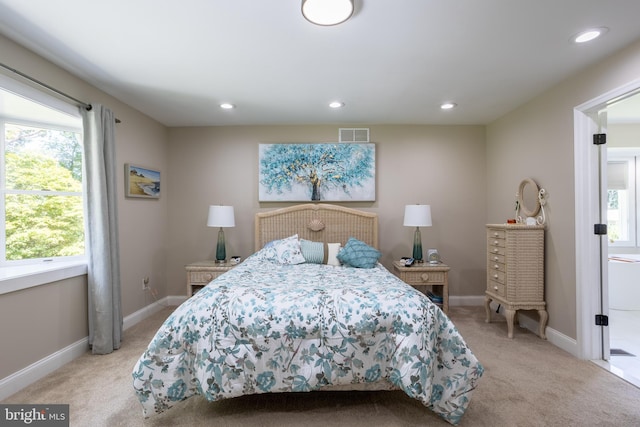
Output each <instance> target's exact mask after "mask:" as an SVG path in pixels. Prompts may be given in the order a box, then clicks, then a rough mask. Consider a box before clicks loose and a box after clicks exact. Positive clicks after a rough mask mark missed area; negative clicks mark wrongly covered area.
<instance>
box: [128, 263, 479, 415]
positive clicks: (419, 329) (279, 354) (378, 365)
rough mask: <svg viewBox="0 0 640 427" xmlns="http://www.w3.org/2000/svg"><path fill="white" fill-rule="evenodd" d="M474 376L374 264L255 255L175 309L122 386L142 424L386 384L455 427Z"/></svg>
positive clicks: (462, 351)
mask: <svg viewBox="0 0 640 427" xmlns="http://www.w3.org/2000/svg"><path fill="white" fill-rule="evenodd" d="M482 373H483V367H482V365H481V364H480V363H479V362H478V360H477V359H476V358H475V356H474V355H473V353H472V352H471V350H470V349H469V348H468V347H467V345H466V344H465V342H464V340H463V338H462V337H461V336H460V334H459V333H458V331H457V329H456V327H455V326H454V325H453V323H452V322H451V320H450V319H449V318H448V317H447V316H446V315H445V314H444V313H443V312H442V311H441V310H440V309H439V308H438V307H437V306H436V305H434V304H432V303H431V301H430V300H429V299H428V298H426V297H425V296H424V294H422V293H420V292H418V291H416V290H415V289H413V288H412V287H410V286H409V285H407V284H405V283H404V282H402V281H401V280H399V279H398V278H397V277H396V276H394V275H393V274H391V273H390V272H389V271H388V270H387V269H385V268H384V267H383V266H382V265H381V264H377V265H376V266H375V267H374V268H368V269H362V268H353V267H344V266H333V265H323V264H309V263H304V264H298V265H291V264H280V263H277V262H273V261H269V260H267V259H266V258H265V257H264V256H261V252H257V253H256V254H254V255H252V256H251V257H249V258H248V259H247V260H245V261H244V262H243V263H242V264H240V265H239V266H237V267H236V268H234V269H233V270H231V271H229V272H227V273H225V274H223V275H222V276H219V277H218V278H217V279H216V280H214V281H213V282H211V283H210V284H209V285H208V286H206V287H205V288H203V289H202V290H200V291H199V292H198V293H197V294H196V295H194V296H193V297H192V298H190V299H189V300H187V301H186V302H184V303H183V304H182V305H181V306H179V307H178V308H177V309H176V310H175V311H174V312H173V313H172V314H171V315H170V316H169V318H168V319H167V320H166V321H165V322H164V324H163V325H162V327H161V328H160V329H159V330H158V332H157V333H156V335H155V337H154V338H153V340H152V341H151V343H150V344H149V346H148V348H147V349H146V351H145V352H144V354H142V356H141V357H140V359H139V360H138V362H137V363H136V366H135V367H134V369H133V373H132V375H133V386H134V389H135V392H136V395H137V397H138V399H139V400H140V402H141V404H142V407H143V414H144V415H145V416H147V417H148V416H151V415H153V414H154V413H160V412H163V411H164V410H166V409H168V408H170V407H171V406H173V405H174V404H176V403H177V402H179V401H182V400H184V399H187V398H189V397H191V396H194V395H202V396H204V397H205V398H206V399H208V400H210V401H215V400H219V399H225V398H231V397H236V396H240V395H245V394H256V393H269V392H302V391H313V390H318V389H320V388H322V387H325V386H329V385H344V384H357V383H373V382H378V381H384V380H386V381H388V382H389V383H391V384H392V385H393V386H394V387H395V388H398V389H401V390H403V391H404V392H405V393H406V394H408V395H409V396H411V397H413V398H415V399H418V400H419V401H420V402H422V403H423V404H424V405H425V406H427V407H428V408H430V409H431V410H433V411H434V412H436V413H437V414H439V415H440V416H441V417H442V418H444V419H445V420H447V421H448V422H450V423H451V424H454V425H455V424H458V422H459V421H460V419H461V417H462V415H463V414H464V412H465V410H466V408H467V406H468V405H469V402H470V399H471V394H472V392H473V390H474V389H475V387H476V384H477V381H478V380H479V378H480V377H481V376H482Z"/></svg>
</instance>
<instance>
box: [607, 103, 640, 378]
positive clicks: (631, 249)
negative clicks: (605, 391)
mask: <svg viewBox="0 0 640 427" xmlns="http://www.w3.org/2000/svg"><path fill="white" fill-rule="evenodd" d="M606 117H607V135H608V137H607V144H606V146H607V192H608V197H607V202H608V203H607V204H608V207H607V209H608V213H607V225H608V258H609V261H608V265H607V267H608V268H607V271H608V274H607V279H608V281H607V288H608V301H609V304H608V308H609V343H608V344H609V349H610V350H609V356H610V357H609V359H608V362H609V365H610V369H611V371H612V372H615V373H616V374H617V375H619V376H621V377H623V378H625V379H627V380H628V381H629V382H632V383H634V384H636V385H638V386H640V287H639V285H640V238H639V237H640V233H638V231H639V230H638V223H639V221H638V205H639V204H638V200H639V197H638V196H639V195H640V193H639V192H638V190H640V185H639V184H640V183H639V182H638V177H639V172H640V94H638V93H634V94H630V96H627V97H624V98H623V99H621V100H618V101H615V102H612V103H610V104H609V105H608V106H607V109H606ZM636 291H638V292H636Z"/></svg>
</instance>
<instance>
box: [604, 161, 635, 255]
mask: <svg viewBox="0 0 640 427" xmlns="http://www.w3.org/2000/svg"><path fill="white" fill-rule="evenodd" d="M611 153H615V154H611ZM638 162H640V152H638V153H637V155H635V154H634V153H633V152H629V151H615V150H613V151H609V159H608V161H607V232H608V238H609V246H625V247H635V246H638V242H639V241H640V239H638V235H637V234H638V233H637V226H636V224H637V211H636V200H637V198H638V195H637V192H636V189H637V185H636V179H637V178H636V169H637V164H638Z"/></svg>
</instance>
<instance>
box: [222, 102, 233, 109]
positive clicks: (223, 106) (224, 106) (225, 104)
mask: <svg viewBox="0 0 640 427" xmlns="http://www.w3.org/2000/svg"><path fill="white" fill-rule="evenodd" d="M220 108H222V109H223V110H232V109H234V108H236V106H235V105H233V104H230V103H228V102H223V103H222V104H220Z"/></svg>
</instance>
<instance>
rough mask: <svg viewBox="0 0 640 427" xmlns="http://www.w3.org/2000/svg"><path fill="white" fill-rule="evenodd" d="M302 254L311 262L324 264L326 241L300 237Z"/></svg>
mask: <svg viewBox="0 0 640 427" xmlns="http://www.w3.org/2000/svg"><path fill="white" fill-rule="evenodd" d="M300 248H301V249H302V256H303V257H304V259H305V260H306V261H307V262H308V263H309V264H322V262H323V261H324V243H322V242H312V241H311V240H305V239H300Z"/></svg>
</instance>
